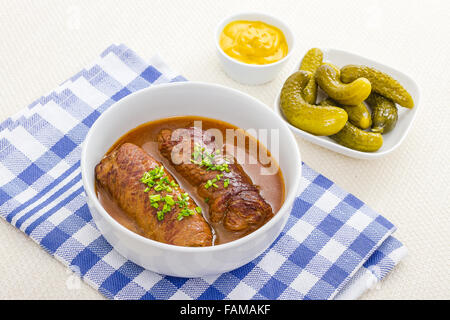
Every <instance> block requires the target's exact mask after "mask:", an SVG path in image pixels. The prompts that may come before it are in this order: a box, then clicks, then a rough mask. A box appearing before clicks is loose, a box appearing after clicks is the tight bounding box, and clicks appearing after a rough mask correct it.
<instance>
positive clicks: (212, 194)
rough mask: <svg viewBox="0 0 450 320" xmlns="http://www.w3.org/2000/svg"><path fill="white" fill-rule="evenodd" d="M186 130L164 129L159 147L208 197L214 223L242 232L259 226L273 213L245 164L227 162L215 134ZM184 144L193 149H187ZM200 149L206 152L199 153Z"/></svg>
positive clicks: (210, 217) (179, 172)
mask: <svg viewBox="0 0 450 320" xmlns="http://www.w3.org/2000/svg"><path fill="white" fill-rule="evenodd" d="M183 130H184V132H183V134H180V135H178V136H179V137H178V138H177V137H176V135H174V137H172V133H173V131H172V130H169V129H163V130H161V131H160V133H159V135H158V144H159V145H158V146H159V151H160V153H161V155H162V156H163V157H164V158H166V159H167V160H169V161H170V163H171V164H172V165H173V166H174V168H175V170H176V171H177V173H178V174H180V175H181V176H182V177H183V178H184V179H186V180H187V181H188V182H189V183H190V184H191V185H192V187H194V188H196V190H197V193H198V195H199V196H200V197H202V198H204V199H205V200H206V201H207V203H208V205H209V220H210V221H211V222H212V223H213V226H217V225H221V226H223V227H224V228H225V229H227V230H228V231H230V232H234V233H237V234H239V235H240V236H242V235H245V234H248V233H250V232H252V231H254V230H256V229H257V228H259V227H260V226H262V225H263V224H264V223H265V222H266V221H267V220H268V219H270V218H271V217H272V216H273V212H272V208H271V206H270V205H269V204H268V203H267V202H266V201H265V200H264V199H263V198H262V197H261V195H260V193H259V190H258V187H257V186H255V185H254V184H253V183H252V181H251V179H250V178H249V177H248V175H247V174H246V173H245V172H244V171H243V169H242V167H241V166H240V165H239V164H236V163H233V162H234V161H230V162H229V163H227V161H225V157H223V156H222V157H221V154H222V152H223V150H218V149H216V144H215V142H214V137H213V136H211V135H208V134H207V132H206V131H203V130H200V129H194V128H188V129H183ZM189 139H190V141H189ZM186 141H188V143H186ZM175 147H176V148H175ZM185 148H190V150H188V152H186V150H185ZM202 150H203V151H202ZM200 152H202V153H203V155H201V156H199V153H200ZM202 157H204V158H205V159H207V158H208V157H209V158H212V157H214V159H216V160H215V161H216V163H217V164H218V165H217V166H214V165H202V164H201V158H202ZM220 158H222V159H221V160H220ZM220 163H222V164H221V165H220Z"/></svg>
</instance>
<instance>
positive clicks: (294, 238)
mask: <svg viewBox="0 0 450 320" xmlns="http://www.w3.org/2000/svg"><path fill="white" fill-rule="evenodd" d="M183 80H185V79H184V78H183V77H181V76H179V75H176V74H174V73H173V72H172V71H170V70H169V69H168V68H167V67H166V66H165V65H164V63H163V62H162V61H161V59H159V58H158V57H155V58H153V59H151V61H150V62H149V63H147V62H145V61H144V60H143V59H141V58H140V57H138V56H137V55H136V54H135V53H134V52H133V51H132V50H130V49H129V48H127V47H126V46H124V45H120V46H115V45H113V46H110V47H109V48H108V49H106V50H105V51H104V52H103V53H102V54H101V57H100V58H99V59H98V60H97V61H95V63H94V64H92V65H91V66H89V67H88V68H86V69H84V70H82V71H81V72H79V73H78V74H76V75H75V76H74V77H72V78H71V79H69V80H68V81H66V82H64V83H63V84H62V85H61V86H60V87H59V88H57V89H56V90H55V91H53V92H51V93H50V94H48V95H46V96H44V97H41V98H40V99H38V100H37V101H35V102H34V103H32V104H31V105H30V106H29V107H28V108H26V109H25V110H23V111H21V112H19V113H18V114H16V115H15V116H13V117H11V118H9V119H7V120H6V121H4V122H3V123H2V124H1V125H0V173H1V175H0V215H1V216H2V217H3V218H4V219H6V220H7V221H8V222H10V223H11V224H13V225H14V226H16V227H17V228H19V229H20V230H22V231H23V232H25V233H26V234H27V235H29V236H30V237H31V238H32V239H33V240H34V241H36V242H37V243H39V244H40V245H41V246H42V247H43V248H44V249H45V250H46V251H48V252H49V253H50V254H52V255H53V256H54V257H56V258H57V259H58V260H59V261H61V262H62V263H63V264H65V265H66V266H68V267H70V268H71V269H72V270H74V271H75V272H77V273H78V274H79V275H80V276H81V277H82V278H83V279H84V280H85V281H86V282H88V283H89V284H90V285H91V286H93V287H94V288H96V289H98V290H99V291H100V292H101V293H102V294H104V295H105V296H106V297H108V298H114V299H331V298H355V297H358V296H359V295H360V294H361V293H362V292H364V291H365V290H367V289H368V288H369V287H370V286H371V285H373V284H374V283H376V282H377V281H378V280H380V279H382V278H383V277H384V276H385V275H386V274H387V273H388V272H389V271H391V270H392V269H393V268H394V266H395V265H396V264H397V263H398V262H399V260H400V259H401V258H402V257H403V255H404V254H405V252H406V250H405V247H404V246H403V245H402V244H401V243H400V242H399V241H397V240H396V239H395V238H393V237H392V236H391V234H392V232H394V230H395V227H394V226H393V225H392V224H391V223H390V222H389V221H387V220H386V219H385V218H383V217H382V216H380V215H379V214H377V213H376V212H374V211H373V210H371V209H370V208H369V207H367V206H366V205H365V204H364V203H363V202H362V201H360V200H359V199H357V198H355V197H354V196H353V195H351V194H349V193H347V192H345V191H344V190H342V189H341V188H339V187H338V186H337V185H335V184H334V183H333V182H332V181H330V180H328V179H327V178H325V177H324V176H322V175H320V174H318V173H317V172H315V171H314V170H312V169H311V168H310V167H308V166H307V165H306V164H303V177H302V181H299V183H300V184H301V190H300V193H299V195H298V197H297V199H296V201H295V204H294V208H293V210H292V213H291V215H290V218H289V220H288V222H287V225H286V227H285V229H284V230H283V232H282V233H281V235H280V236H279V237H278V238H277V240H276V241H275V242H274V243H273V244H272V246H271V247H270V248H269V249H267V250H266V251H265V252H264V253H263V254H262V255H261V256H260V257H258V258H257V259H255V260H254V261H252V262H250V263H248V264H247V265H245V266H243V267H241V268H239V269H237V270H234V271H231V272H229V273H225V274H221V275H217V276H210V277H205V278H195V279H184V278H175V277H168V276H162V275H159V274H156V273H153V272H150V271H148V270H145V269H143V268H141V267H139V266H138V265H136V264H134V263H133V262H131V261H127V260H126V259H125V258H123V257H122V256H121V255H120V254H119V253H118V252H117V251H116V250H114V248H112V247H111V245H110V244H109V243H107V242H106V241H105V239H104V238H103V236H102V235H101V234H100V232H99V231H98V230H97V228H96V226H95V224H94V222H93V220H92V217H91V214H90V212H89V210H88V207H87V205H86V200H85V196H84V193H83V186H82V182H81V174H80V153H81V143H82V142H83V140H84V138H85V135H86V133H87V132H88V130H89V128H90V127H91V125H92V124H93V123H94V121H95V120H96V119H97V117H98V116H99V115H100V114H101V113H102V112H103V111H104V110H106V109H107V108H108V107H109V106H110V105H112V104H113V103H114V102H116V101H118V100H120V99H121V98H122V97H124V96H126V95H128V94H130V93H131V92H134V91H137V90H139V89H142V88H146V87H148V86H150V85H155V84H157V83H163V82H171V81H183ZM299 165H300V164H299Z"/></svg>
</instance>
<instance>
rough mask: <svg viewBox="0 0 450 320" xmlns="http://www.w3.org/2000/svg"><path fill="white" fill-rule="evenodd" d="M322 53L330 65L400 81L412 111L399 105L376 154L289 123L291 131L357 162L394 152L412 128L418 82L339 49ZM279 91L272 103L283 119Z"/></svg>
mask: <svg viewBox="0 0 450 320" xmlns="http://www.w3.org/2000/svg"><path fill="white" fill-rule="evenodd" d="M322 51H323V53H324V61H328V62H331V63H332V64H334V65H336V66H338V67H343V66H345V65H347V64H361V65H366V66H369V67H374V68H376V69H378V70H380V71H383V72H386V73H387V74H389V75H391V76H392V77H393V78H394V79H396V80H397V81H399V82H400V83H401V84H402V85H403V86H404V87H405V88H406V90H408V92H409V93H410V94H411V96H412V98H413V100H414V108H413V109H406V108H403V107H401V106H398V105H397V107H398V121H397V125H396V126H395V128H394V129H393V130H392V131H391V132H389V133H386V134H383V146H382V147H381V148H380V149H378V150H377V151H376V152H361V151H357V150H353V149H350V148H347V147H344V146H342V145H340V144H338V143H337V142H335V141H333V140H332V139H330V138H328V137H324V136H315V135H313V134H310V133H308V132H306V131H303V130H301V129H298V128H296V127H294V126H292V125H290V124H289V123H288V122H287V121H286V123H288V125H289V127H290V128H291V130H292V131H293V132H294V133H295V134H296V135H298V136H300V137H302V138H304V139H306V140H308V141H310V142H312V143H315V144H318V145H320V146H322V147H325V148H327V149H330V150H333V151H336V152H339V153H342V154H344V155H347V156H350V157H353V158H360V159H375V158H380V157H382V156H385V155H387V154H388V153H391V152H392V151H394V150H395V149H397V148H398V146H400V144H401V143H402V142H403V140H404V139H405V138H406V135H407V134H408V132H409V130H410V129H411V126H412V124H413V122H414V119H415V117H416V115H417V111H418V109H419V105H420V104H419V103H420V91H419V86H418V85H417V83H416V82H415V81H414V80H413V79H412V78H411V77H409V76H407V75H406V74H404V73H403V72H401V71H398V70H396V69H394V68H391V67H388V66H386V65H384V64H381V63H379V62H376V61H373V60H370V59H367V58H364V57H362V56H359V55H357V54H354V53H349V52H346V51H342V50H336V49H322ZM300 63H301V58H300V59H299V61H298V63H297V64H296V66H295V68H294V69H293V70H292V73H294V72H295V71H297V70H298V69H299V68H300ZM280 92H281V88H280V90H279V93H278V96H277V97H276V99H275V102H274V110H275V112H276V113H278V114H279V115H280V116H281V117H282V118H283V119H284V116H283V113H282V111H281V109H280ZM323 97H324V95H323V93H321V92H319V96H318V99H317V100H318V101H320V99H321V98H323Z"/></svg>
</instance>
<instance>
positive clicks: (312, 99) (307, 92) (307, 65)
mask: <svg viewBox="0 0 450 320" xmlns="http://www.w3.org/2000/svg"><path fill="white" fill-rule="evenodd" d="M322 61H323V52H322V50H320V49H318V48H312V49H310V50H309V51H308V52H307V53H306V54H305V56H304V57H303V59H302V62H301V64H300V70H303V71H308V72H311V73H312V76H311V79H310V80H309V81H308V84H307V85H306V86H305V89H303V98H304V99H305V101H306V102H307V103H310V104H315V103H316V100H317V83H316V78H315V73H316V70H317V68H318V67H320V65H321V64H322Z"/></svg>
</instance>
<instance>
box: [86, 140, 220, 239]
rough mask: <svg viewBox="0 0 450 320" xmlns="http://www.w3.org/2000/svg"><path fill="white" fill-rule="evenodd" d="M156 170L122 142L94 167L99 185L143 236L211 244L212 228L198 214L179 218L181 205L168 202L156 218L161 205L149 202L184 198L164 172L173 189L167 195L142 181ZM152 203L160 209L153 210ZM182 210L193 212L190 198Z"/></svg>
mask: <svg viewBox="0 0 450 320" xmlns="http://www.w3.org/2000/svg"><path fill="white" fill-rule="evenodd" d="M155 168H156V169H157V170H158V168H159V169H161V168H163V167H162V165H161V164H160V163H159V162H158V161H156V160H155V159H153V158H152V157H151V156H150V155H149V154H147V153H146V152H145V151H144V150H143V149H141V148H140V147H138V146H136V145H134V144H131V143H124V144H122V145H121V146H119V147H118V148H116V149H115V150H114V151H112V152H111V153H109V154H108V155H106V157H105V158H103V159H102V160H101V162H100V163H99V164H98V165H97V166H96V167H95V178H96V180H97V183H98V185H99V186H100V187H101V188H104V189H105V190H106V191H107V192H108V193H109V194H110V195H111V196H112V198H113V199H114V200H115V202H116V203H117V204H118V205H119V206H120V207H121V209H122V210H123V211H124V212H125V213H126V214H127V215H128V217H129V218H130V219H132V220H133V221H135V222H136V224H137V225H138V226H139V228H140V229H141V231H142V232H141V233H142V235H143V236H145V237H147V238H150V239H153V240H156V241H160V242H164V243H168V244H173V245H178V246H188V247H198V246H210V245H212V232H211V228H210V226H209V225H208V223H207V222H206V221H205V219H204V218H203V216H202V215H201V214H192V215H184V216H183V215H180V212H182V208H181V205H180V206H179V205H178V203H172V202H171V203H172V206H169V207H168V208H170V210H166V212H165V213H164V216H163V218H162V219H161V217H159V216H158V211H159V212H161V208H162V207H163V205H164V203H162V202H161V201H160V202H161V203H158V202H155V201H153V202H152V200H151V199H153V200H157V199H164V197H165V196H166V195H169V197H170V198H173V199H175V200H177V199H182V198H183V197H186V196H187V195H186V194H185V192H184V191H183V190H182V189H181V188H179V187H178V185H177V184H176V182H175V180H174V178H173V177H172V176H171V175H170V174H169V173H168V172H167V171H165V173H164V177H167V180H166V181H168V183H171V185H172V186H176V187H174V188H170V189H167V190H170V192H169V191H167V190H162V191H161V190H159V191H156V190H155V189H154V188H149V186H148V185H146V184H145V183H143V182H142V181H141V179H142V178H143V176H144V174H145V173H146V172H149V171H151V170H154V169H155ZM161 170H163V169H161ZM152 196H153V198H152ZM155 203H156V204H157V205H158V207H159V208H156V206H155ZM184 208H185V209H186V210H188V212H193V210H195V209H196V207H195V204H194V203H193V200H192V199H189V201H187V202H185V205H184ZM185 212H186V211H185Z"/></svg>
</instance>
